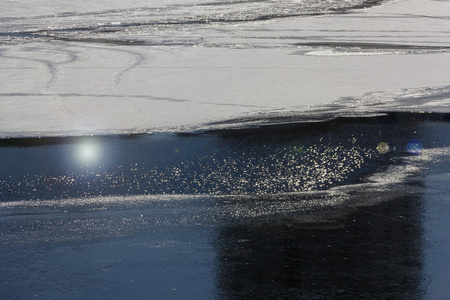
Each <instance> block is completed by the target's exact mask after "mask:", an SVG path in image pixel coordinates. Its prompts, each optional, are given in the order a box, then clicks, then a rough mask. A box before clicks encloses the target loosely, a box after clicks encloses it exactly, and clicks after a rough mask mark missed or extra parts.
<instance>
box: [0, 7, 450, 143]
mask: <svg viewBox="0 0 450 300" xmlns="http://www.w3.org/2000/svg"><path fill="white" fill-rule="evenodd" d="M141 2H142V1H141ZM141 2H136V3H135V4H133V5H130V6H128V5H124V4H123V2H120V3H119V2H118V3H115V2H109V5H108V7H103V8H102V7H101V5H100V6H99V5H93V6H89V7H88V6H87V4H86V5H85V4H83V3H84V2H80V3H78V4H76V5H75V4H74V6H73V7H66V6H64V5H61V6H59V7H60V8H58V6H55V7H54V8H53V9H52V10H49V11H48V13H47V8H45V6H43V7H41V8H39V9H37V10H33V11H32V10H31V9H29V8H27V6H26V4H27V2H26V1H21V2H18V3H19V4H17V2H16V4H15V5H13V4H11V5H10V6H6V7H9V8H8V9H7V10H8V12H5V13H4V15H3V16H2V17H1V18H0V22H1V23H2V27H3V28H5V29H2V35H1V41H2V42H1V44H0V61H1V64H0V69H1V72H0V105H1V110H0V137H15V136H49V135H50V136H54V135H80V134H81V135H86V134H111V133H130V132H155V131H185V130H189V131H191V130H198V129H202V128H205V127H207V128H211V126H210V124H211V123H217V122H218V121H226V120H230V119H232V120H234V121H233V122H231V123H234V125H236V124H239V123H240V120H243V119H247V118H254V117H256V118H259V119H261V118H265V117H271V120H272V121H271V122H276V120H277V118H274V116H285V115H302V114H306V115H308V114H310V113H313V112H314V113H316V112H318V111H320V112H330V113H336V112H340V113H342V112H345V113H354V112H358V113H373V112H378V111H434V112H448V111H449V104H450V96H449V90H450V86H449V82H448V70H449V69H450V53H449V51H448V50H449V49H450V48H449V47H450V38H449V37H450V35H449V34H448V33H449V31H448V30H447V29H446V28H448V23H449V18H448V15H449V14H450V6H449V5H448V3H447V2H444V1H432V0H426V1H424V0H422V1H418V0H410V1H397V2H386V3H385V4H383V5H381V6H375V7H371V8H366V9H362V10H354V11H351V13H348V14H341V13H331V14H325V15H320V16H296V17H283V18H274V19H270V20H256V21H255V20H254V16H253V19H252V21H249V20H248V18H250V17H245V16H242V15H240V14H239V15H236V14H237V13H238V12H233V7H221V8H217V7H218V6H217V5H210V6H207V5H204V6H201V5H200V4H202V3H203V2H202V3H200V4H199V5H198V6H192V3H191V2H189V1H179V2H170V3H168V4H165V3H162V2H161V3H157V4H154V6H155V7H157V6H158V5H160V7H162V8H164V9H165V10H164V11H163V12H161V13H158V11H156V10H150V9H149V8H148V7H147V8H146V6H145V5H147V4H145V3H144V2H142V3H141ZM61 3H64V2H61ZM175 3H178V5H176V4H175ZM252 3H253V4H252ZM283 3H290V2H283ZM20 4H21V5H22V6H20ZM94 4H95V3H94ZM188 4H190V5H188ZM245 5H246V6H245V7H246V9H247V10H248V11H250V12H252V13H253V14H262V13H261V11H260V10H258V9H260V7H259V6H258V5H261V4H258V2H248V3H247V2H245ZM257 6H258V8H255V7H257ZM152 7H153V6H152ZM289 7H291V6H289ZM63 8H64V9H63ZM269 8H270V7H269V6H268V7H267V9H269ZM270 9H272V8H270ZM74 11H75V12H76V13H73V12H74ZM255 11H256V12H257V13H255ZM311 11H312V10H311ZM9 13H10V15H8V14H9ZM24 13H25V14H28V18H27V19H26V20H28V23H27V22H25V21H23V20H22V19H23V14H24ZM65 13H67V14H66V15H65ZM52 14H54V16H53V17H51V15H52ZM220 14H222V15H223V16H224V17H223V19H219V16H220ZM311 14H313V13H311ZM46 15H48V16H47V17H42V16H46ZM305 15H307V13H305ZM40 16H41V17H40ZM198 16H201V18H200V17H198ZM208 16H211V18H213V17H214V18H216V19H215V21H214V22H209V21H208V19H207V17H208ZM236 16H238V17H239V18H242V20H240V21H239V22H238V21H235V20H234V19H233V20H232V18H234V17H236ZM190 17H193V18H194V17H196V18H197V19H195V20H196V21H195V22H197V23H196V24H188V25H186V20H187V19H186V18H190ZM180 18H184V19H183V22H185V23H183V24H181V25H180V24H178V23H177V24H175V22H174V21H173V20H179V19H180ZM227 18H228V19H227ZM246 18H247V19H246ZM20 20H21V22H22V23H24V24H22V25H20V26H22V27H20V26H19V25H18V24H19V23H20V22H19V21H20ZM80 20H81V21H80ZM155 20H156V21H155ZM161 20H164V22H166V23H164V24H165V25H164V24H163V25H164V26H163V25H161V24H160V23H161V22H162V21H161ZM168 20H169V21H170V22H172V23H170V22H169V21H168ZM150 21H151V22H153V21H155V22H156V23H158V22H159V23H158V24H156V23H155V24H156V25H155V24H153V25H152V23H151V22H150ZM52 22H55V23H52ZM133 22H137V23H136V24H134V23H133ZM168 22H169V23H168ZM124 23H126V24H125V25H126V26H125V25H124ZM68 24H72V25H70V26H75V25H77V26H78V27H80V28H81V29H80V28H79V29H76V28H73V29H70V28H72V27H70V26H69V25H68ZM99 24H100V25H99ZM102 24H107V26H106V27H105V25H102ZM122 25H123V26H122ZM14 26H16V27H17V26H19V27H20V28H19V29H20V30H22V31H20V32H14V30H12V28H13V27H14ZM36 26H37V27H36ZM83 26H85V27H83ZM92 26H94V27H93V28H94V29H92ZM95 26H98V27H95ZM33 28H34V29H33ZM58 28H62V29H63V30H60V29H58ZM86 28H87V29H86ZM88 29H89V30H88ZM27 30H31V31H27ZM33 30H34V31H33ZM36 30H37V31H36ZM24 32H28V33H27V34H30V35H29V36H25V37H24ZM15 34H16V35H15ZM41 35H42V36H41ZM222 124H227V122H225V123H222Z"/></svg>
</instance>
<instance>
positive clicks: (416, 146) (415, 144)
mask: <svg viewBox="0 0 450 300" xmlns="http://www.w3.org/2000/svg"><path fill="white" fill-rule="evenodd" d="M422 149H423V147H422V144H421V143H420V142H419V141H418V140H412V141H410V142H409V143H408V144H407V145H406V152H408V153H409V154H411V155H419V154H420V153H421V152H422Z"/></svg>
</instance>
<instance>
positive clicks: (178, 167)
mask: <svg viewBox="0 0 450 300" xmlns="http://www.w3.org/2000/svg"><path fill="white" fill-rule="evenodd" d="M448 124H449V123H448V118H447V116H446V115H429V114H426V115H425V114H417V115H416V114H389V115H385V116H379V117H371V118H353V119H337V120H333V121H329V122H323V123H314V124H297V125H292V124H291V125H289V126H287V125H286V126H284V125H283V126H273V127H265V128H262V129H246V130H238V131H220V132H208V133H202V134H195V135H191V134H183V135H176V134H156V135H139V136H116V137H111V136H109V137H89V138H55V139H17V140H15V139H11V140H2V141H1V147H0V153H1V158H2V159H1V166H2V168H1V176H2V179H1V180H2V181H1V197H2V201H1V202H0V253H1V254H0V265H1V266H2V267H1V269H0V292H1V294H2V295H3V297H4V298H5V299H30V298H39V299H61V298H66V299H81V298H82V299H99V298H107V299H123V298H124V297H131V298H136V299H250V298H251V299H255V298H261V299H339V298H348V299H355V298H356V299H361V298H369V299H418V298H426V297H430V298H433V299H435V298H436V299H439V297H441V298H442V299H445V298H446V297H448V296H449V295H450V291H449V290H448V286H449V284H448V283H449V282H448V276H447V277H446V275H448V272H449V271H448V268H447V267H446V266H448V262H449V259H448V255H446V253H447V249H448V245H450V239H449V237H450V227H449V226H448V222H447V216H448V213H450V206H449V205H448V203H450V202H449V201H448V196H447V195H448V193H449V190H448V184H447V182H448V179H449V174H448V168H449V166H450V165H449V163H450V160H449V150H448V145H449V143H450V139H449V134H448V133H449V127H448ZM411 141H413V144H414V147H413V149H414V151H413V152H412V153H411V152H408V149H409V150H411V144H410V146H408V144H409V143H410V142H411ZM382 142H384V143H386V144H387V145H388V147H386V145H385V144H380V143H382ZM419 142H420V145H421V146H422V147H421V148H420V147H419V146H418V143H419ZM86 145H89V146H86ZM80 153H81V154H80ZM45 199H47V200H45Z"/></svg>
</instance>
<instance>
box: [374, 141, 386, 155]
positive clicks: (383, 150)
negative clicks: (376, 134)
mask: <svg viewBox="0 0 450 300" xmlns="http://www.w3.org/2000/svg"><path fill="white" fill-rule="evenodd" d="M377 151H378V152H379V153H380V154H386V153H388V152H389V144H388V143H385V142H381V143H379V144H378V145H377Z"/></svg>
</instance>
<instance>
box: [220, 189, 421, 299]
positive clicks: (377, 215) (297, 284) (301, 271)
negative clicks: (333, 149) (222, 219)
mask: <svg viewBox="0 0 450 300" xmlns="http://www.w3.org/2000/svg"><path fill="white" fill-rule="evenodd" d="M422 213H423V203H422V199H421V196H420V194H418V195H410V196H403V197H398V198H396V199H394V200H392V201H389V202H384V203H380V204H377V205H375V206H373V207H365V208H360V209H355V210H354V212H353V213H351V214H349V215H347V216H345V217H342V218H340V219H338V220H333V221H330V220H328V221H327V222H323V223H307V224H305V223H302V222H296V221H295V220H294V219H284V220H276V221H274V222H268V223H260V224H241V225H237V226H228V227H223V228H221V229H220V230H219V231H218V233H217V236H216V245H215V247H216V251H217V257H216V270H217V272H216V274H217V275H216V281H217V287H218V298H219V299H417V298H420V297H421V296H423V295H424V293H425V288H424V285H423V282H424V278H423V272H422V267H423V241H422V239H423V237H422V233H423V229H422V217H423V216H422Z"/></svg>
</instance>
